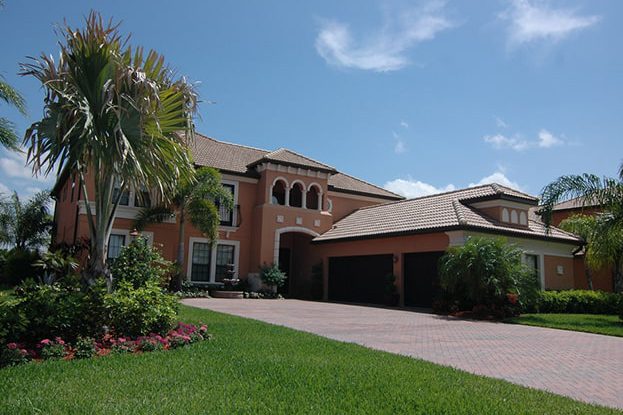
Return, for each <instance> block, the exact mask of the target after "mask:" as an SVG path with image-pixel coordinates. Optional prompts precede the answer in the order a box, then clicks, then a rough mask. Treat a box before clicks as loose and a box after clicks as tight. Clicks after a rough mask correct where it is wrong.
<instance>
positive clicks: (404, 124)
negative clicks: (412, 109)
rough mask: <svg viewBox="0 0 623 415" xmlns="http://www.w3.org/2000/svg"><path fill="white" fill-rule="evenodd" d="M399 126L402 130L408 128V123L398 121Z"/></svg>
mask: <svg viewBox="0 0 623 415" xmlns="http://www.w3.org/2000/svg"><path fill="white" fill-rule="evenodd" d="M400 126H401V127H402V128H409V123H408V122H406V121H400Z"/></svg>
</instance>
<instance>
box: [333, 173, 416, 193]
mask: <svg viewBox="0 0 623 415" xmlns="http://www.w3.org/2000/svg"><path fill="white" fill-rule="evenodd" d="M329 190H336V191H345V192H350V193H358V194H361V193H363V194H375V195H378V196H383V197H386V198H389V199H394V200H396V199H400V200H402V199H404V197H402V196H400V195H398V194H396V193H394V192H390V191H389V190H386V189H383V188H382V187H379V186H375V185H373V184H371V183H368V182H365V181H363V180H361V179H358V178H356V177H353V176H349V175H348V174H344V173H336V174H332V175H331V177H329Z"/></svg>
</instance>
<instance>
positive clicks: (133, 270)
mask: <svg viewBox="0 0 623 415" xmlns="http://www.w3.org/2000/svg"><path fill="white" fill-rule="evenodd" d="M172 265H173V264H172V263H171V262H170V261H167V260H166V259H164V258H163V257H162V255H160V252H158V250H157V249H154V248H152V247H151V246H149V244H148V243H147V240H146V239H145V238H143V237H141V236H139V237H137V238H136V239H134V240H133V241H132V242H130V244H129V245H128V246H125V247H123V249H122V250H121V252H120V253H119V256H118V257H117V258H115V260H114V261H113V263H112V265H111V267H110V271H111V273H112V275H113V279H114V281H115V285H118V284H119V283H121V282H128V283H130V284H131V285H132V286H133V287H134V288H135V289H137V288H141V287H144V286H146V285H147V283H148V282H150V281H155V282H157V283H158V284H161V285H163V286H166V285H167V284H168V281H166V280H165V278H166V276H167V275H170V272H169V271H170V270H171V266H172Z"/></svg>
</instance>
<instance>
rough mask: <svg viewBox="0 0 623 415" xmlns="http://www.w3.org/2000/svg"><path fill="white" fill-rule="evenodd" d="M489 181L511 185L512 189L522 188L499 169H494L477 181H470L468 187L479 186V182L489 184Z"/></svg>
mask: <svg viewBox="0 0 623 415" xmlns="http://www.w3.org/2000/svg"><path fill="white" fill-rule="evenodd" d="M490 183H497V184H501V185H503V186H508V187H512V188H513V189H517V190H523V189H522V188H521V186H520V185H519V184H518V183H517V182H514V181H512V180H510V179H509V178H508V177H506V175H505V174H504V173H503V172H501V171H496V172H495V173H493V174H490V175H489V176H486V177H483V178H482V179H480V180H479V181H478V182H477V183H470V184H469V187H474V186H480V185H481V184H490Z"/></svg>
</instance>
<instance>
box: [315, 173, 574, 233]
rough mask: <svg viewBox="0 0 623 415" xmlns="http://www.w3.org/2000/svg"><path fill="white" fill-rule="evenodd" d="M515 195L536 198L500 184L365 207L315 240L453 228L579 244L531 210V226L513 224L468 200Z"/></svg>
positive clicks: (527, 198) (529, 223)
mask: <svg viewBox="0 0 623 415" xmlns="http://www.w3.org/2000/svg"><path fill="white" fill-rule="evenodd" d="M495 195H497V196H500V197H501V196H513V197H521V198H524V199H526V203H527V204H530V205H532V204H533V201H534V200H536V198H534V197H532V196H530V195H527V194H525V193H521V192H518V191H516V190H514V189H510V188H507V187H505V186H501V185H491V184H487V185H482V186H477V187H472V188H468V189H461V190H455V191H452V192H446V193H440V194H436V195H431V196H425V197H420V198H417V199H410V200H404V201H399V202H392V203H385V204H381V205H375V206H369V207H364V208H361V209H359V210H356V211H355V212H353V213H352V214H350V215H349V216H346V217H345V218H344V219H342V220H340V221H338V222H337V223H335V225H334V226H333V228H332V229H330V230H328V231H327V232H325V233H324V234H322V235H320V236H318V237H316V238H315V239H314V241H315V242H327V241H334V240H341V239H360V238H361V239H365V238H373V237H383V236H390V235H400V234H410V233H425V232H437V231H445V230H451V229H457V230H458V229H469V230H480V231H483V232H493V233H503V234H509V235H514V236H518V237H522V236H523V237H528V238H548V239H549V238H552V239H557V240H561V241H565V242H572V243H578V242H579V238H577V237H576V236H574V235H572V234H570V233H567V232H564V231H562V230H560V229H557V228H554V227H551V228H550V229H549V232H547V231H546V228H545V225H543V223H541V222H540V221H539V220H538V217H537V216H536V215H535V214H534V213H532V214H531V215H530V218H529V221H528V229H525V228H519V227H515V226H510V225H508V224H504V223H501V222H499V221H497V220H495V219H493V218H490V217H488V216H486V215H485V214H483V213H481V212H479V211H478V210H477V209H475V208H474V207H471V206H470V205H469V203H470V202H471V201H474V200H480V199H482V198H486V197H492V196H495Z"/></svg>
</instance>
